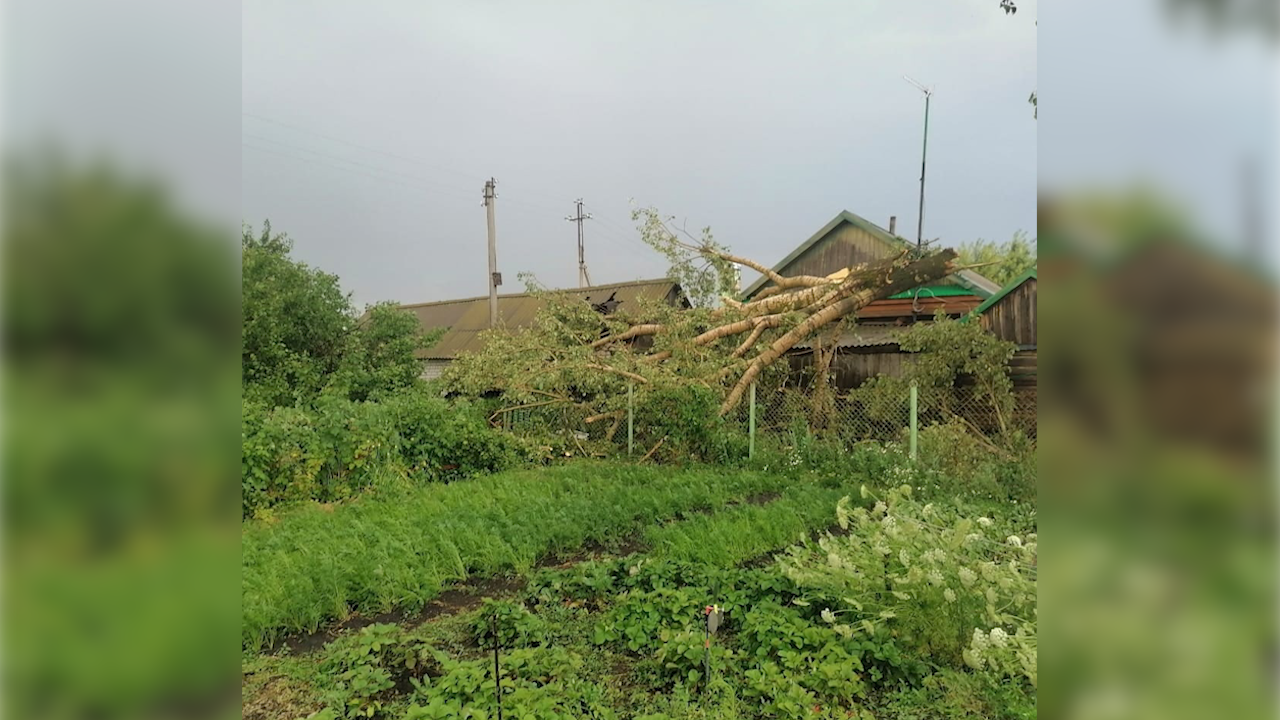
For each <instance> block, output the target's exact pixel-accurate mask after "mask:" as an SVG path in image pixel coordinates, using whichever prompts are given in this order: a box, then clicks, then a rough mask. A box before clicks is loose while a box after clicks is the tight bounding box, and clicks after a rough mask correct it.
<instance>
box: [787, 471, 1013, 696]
mask: <svg viewBox="0 0 1280 720" xmlns="http://www.w3.org/2000/svg"><path fill="white" fill-rule="evenodd" d="M863 497H864V498H870V499H871V500H875V505H874V507H872V508H871V509H870V510H868V509H867V508H863V507H852V506H851V503H850V502H849V500H848V499H847V498H846V499H843V500H841V502H840V504H839V505H838V506H837V519H838V520H839V522H840V525H841V526H842V527H843V528H845V529H847V530H849V531H850V532H849V533H848V535H845V536H843V537H835V536H831V535H828V536H826V537H824V538H822V539H821V540H820V541H818V543H816V547H815V546H812V545H810V546H806V547H801V548H792V550H791V552H790V556H789V557H788V558H787V559H786V560H785V561H784V562H783V570H784V572H786V574H787V575H788V577H790V578H791V579H792V580H793V581H794V582H795V583H796V584H797V585H799V586H801V587H802V588H805V589H806V590H807V591H808V592H809V594H810V597H811V598H812V600H813V602H814V603H815V604H819V603H821V604H824V605H825V607H824V608H823V611H822V618H823V619H824V620H826V621H827V622H828V623H830V624H832V627H833V629H834V630H836V631H837V632H839V633H840V634H842V635H845V636H846V637H860V636H861V637H870V638H874V637H875V636H876V635H877V634H878V633H879V632H880V631H881V630H882V629H886V628H887V629H890V630H891V631H892V633H893V634H894V635H895V636H896V638H897V641H898V642H899V643H901V645H902V646H903V648H904V649H905V650H907V651H910V652H911V653H912V654H913V655H916V656H918V657H930V658H933V659H934V661H935V662H939V663H950V664H951V665H952V666H953V667H963V666H964V665H968V666H969V667H971V668H973V669H975V670H983V671H986V672H988V673H991V674H994V675H997V676H1006V675H1011V676H1022V677H1025V679H1027V680H1028V681H1030V683H1031V684H1032V685H1034V684H1035V682H1036V638H1035V634H1036V583H1035V575H1036V570H1035V563H1036V540H1035V534H1034V533H1031V534H1027V535H1026V536H1025V537H1023V536H1019V535H1017V534H1009V535H1006V534H1005V533H1006V532H1007V531H1008V526H1005V525H1002V524H1001V523H999V522H997V521H996V520H994V519H992V518H988V517H979V518H976V519H974V518H968V517H964V516H962V515H961V514H960V513H958V512H955V511H953V510H948V509H945V508H938V507H935V506H934V505H933V504H926V505H923V506H921V505H920V504H919V503H918V502H916V501H915V500H914V499H912V497H911V488H910V486H903V487H901V488H898V489H896V490H894V491H892V492H890V493H888V494H887V495H886V496H885V498H884V499H883V500H876V499H875V498H874V496H871V495H870V494H869V493H866V492H865V488H864V494H863Z"/></svg>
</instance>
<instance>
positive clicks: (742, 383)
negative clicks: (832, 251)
mask: <svg viewBox="0 0 1280 720" xmlns="http://www.w3.org/2000/svg"><path fill="white" fill-rule="evenodd" d="M955 258H956V253H955V251H954V250H941V251H939V252H936V253H934V254H932V255H929V256H927V257H924V258H921V259H919V260H916V261H914V262H910V263H908V264H906V265H904V266H902V267H899V268H898V269H896V270H891V271H889V272H888V274H887V275H885V276H884V277H883V278H882V280H883V282H882V283H881V284H880V285H878V286H876V287H870V288H864V289H861V290H858V291H856V292H855V291H854V290H853V287H852V286H850V287H847V288H845V287H844V286H843V285H842V292H841V295H843V294H844V293H849V294H848V295H847V296H845V297H840V298H839V299H837V300H836V301H835V302H833V303H831V304H829V305H827V306H826V307H824V308H822V309H821V310H818V311H817V312H815V313H813V314H812V315H810V316H809V317H808V318H806V319H805V320H804V322H801V323H800V324H799V325H797V326H796V327H794V328H792V329H791V330H790V331H788V332H787V333H785V334H784V335H783V336H782V337H780V338H778V339H777V340H775V341H774V342H773V343H772V344H771V345H770V346H769V347H768V348H767V349H766V350H765V351H764V352H762V353H760V355H758V356H756V358H755V359H754V360H752V361H751V363H750V364H749V365H748V366H747V369H746V371H745V372H743V373H742V377H740V378H738V382H737V383H735V384H734V386H733V388H732V389H731V390H730V391H729V394H728V395H727V396H726V397H725V399H724V402H723V403H722V404H721V405H720V411H719V414H720V416H722V417H723V416H724V415H725V414H727V413H728V412H729V411H730V410H733V409H734V408H735V407H737V405H738V403H739V402H741V400H742V395H743V393H744V392H746V390H747V388H748V387H750V386H751V383H752V382H754V381H755V379H756V378H757V377H759V375H760V373H761V372H762V371H763V370H764V369H765V368H767V367H769V366H770V365H772V364H773V363H774V362H775V361H777V359H778V358H780V357H782V355H783V354H784V353H786V352H787V351H788V350H790V349H791V348H792V347H794V346H795V344H796V343H798V342H800V341H801V340H804V339H805V338H807V337H809V336H810V335H812V334H813V333H814V332H815V331H816V330H818V329H820V328H822V327H823V326H824V325H826V324H827V323H830V322H833V321H835V320H838V319H840V318H842V317H844V316H846V315H848V314H850V313H853V312H856V311H858V310H859V309H861V308H863V307H866V306H867V305H869V304H871V303H872V302H874V301H876V300H878V299H880V298H884V297H888V296H890V295H892V294H894V293H896V292H901V291H903V290H908V289H910V288H913V287H916V286H917V285H922V284H924V283H926V282H931V281H933V280H937V279H938V278H941V277H946V276H947V275H949V274H950V273H951V271H952V268H953V266H954V264H955V262H954V261H955ZM846 280H848V279H847V278H846Z"/></svg>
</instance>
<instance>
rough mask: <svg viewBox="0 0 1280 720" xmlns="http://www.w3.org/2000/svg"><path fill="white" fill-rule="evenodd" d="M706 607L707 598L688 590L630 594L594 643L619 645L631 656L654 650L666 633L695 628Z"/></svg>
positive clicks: (623, 597)
mask: <svg viewBox="0 0 1280 720" xmlns="http://www.w3.org/2000/svg"><path fill="white" fill-rule="evenodd" d="M704 606H705V603H704V602H703V598H700V597H696V596H695V595H694V594H693V593H692V592H690V591H689V590H686V589H668V588H657V589H655V590H651V591H648V592H640V591H629V592H626V593H623V594H622V595H621V596H619V598H618V603H617V604H616V605H614V606H613V608H612V609H610V611H609V613H608V615H607V616H606V618H605V619H604V620H603V621H602V622H601V623H600V624H599V625H597V626H596V629H595V635H594V637H593V641H594V642H595V643H596V644H598V645H599V644H605V643H616V644H618V645H621V646H622V647H624V648H626V649H628V650H630V651H631V652H647V651H650V650H654V649H656V648H657V647H658V646H659V645H661V643H662V641H663V640H662V633H661V631H662V630H664V629H668V630H669V629H690V628H693V627H695V626H696V625H697V622H698V618H699V617H700V614H701V611H702V608H703V607H704Z"/></svg>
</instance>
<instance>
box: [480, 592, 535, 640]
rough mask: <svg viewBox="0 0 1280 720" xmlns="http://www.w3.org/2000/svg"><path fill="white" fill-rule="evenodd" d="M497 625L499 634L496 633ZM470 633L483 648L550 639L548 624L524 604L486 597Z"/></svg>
mask: <svg viewBox="0 0 1280 720" xmlns="http://www.w3.org/2000/svg"><path fill="white" fill-rule="evenodd" d="M495 628H496V633H497V634H496V635H495V634H494V633H495ZM471 636H472V638H473V639H474V640H475V641H476V643H477V644H478V645H479V646H480V647H484V648H491V647H493V646H494V642H495V638H496V641H497V645H498V647H501V648H520V647H529V646H532V645H541V644H543V643H545V642H546V641H547V623H546V622H545V621H543V620H542V619H541V618H539V617H538V616H537V615H534V614H533V613H531V612H529V610H528V609H527V608H526V607H525V606H524V605H523V604H521V603H517V602H511V601H508V600H493V599H491V598H485V601H484V604H483V605H482V606H481V608H480V611H479V612H478V613H476V616H475V619H474V620H473V621H472V623H471Z"/></svg>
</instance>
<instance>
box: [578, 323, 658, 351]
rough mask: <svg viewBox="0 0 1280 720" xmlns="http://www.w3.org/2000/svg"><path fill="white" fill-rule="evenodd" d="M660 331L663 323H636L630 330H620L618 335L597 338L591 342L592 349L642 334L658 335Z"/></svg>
mask: <svg viewBox="0 0 1280 720" xmlns="http://www.w3.org/2000/svg"><path fill="white" fill-rule="evenodd" d="M659 332H662V326H661V325H636V326H633V327H632V328H631V329H630V330H627V331H625V332H620V333H618V334H617V335H609V336H606V337H602V338H600V339H599V340H596V341H595V342H593V343H591V349H593V350H594V349H597V348H602V347H604V346H605V345H608V344H609V343H611V342H620V341H622V340H630V339H631V338H637V337H640V336H641V335H657V334H658V333H659Z"/></svg>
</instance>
